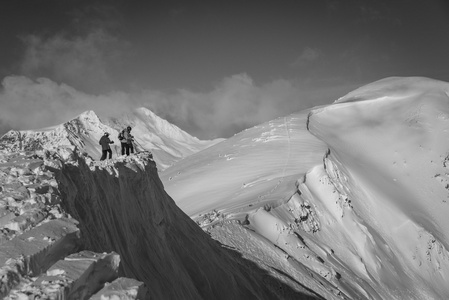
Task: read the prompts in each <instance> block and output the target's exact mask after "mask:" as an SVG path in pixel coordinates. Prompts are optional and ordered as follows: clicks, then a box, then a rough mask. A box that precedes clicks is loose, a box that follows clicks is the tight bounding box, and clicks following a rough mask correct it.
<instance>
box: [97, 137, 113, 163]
mask: <svg viewBox="0 0 449 300" xmlns="http://www.w3.org/2000/svg"><path fill="white" fill-rule="evenodd" d="M113 143H114V141H111V140H110V139H109V132H105V133H104V135H103V136H102V137H101V139H100V141H99V144H100V145H101V151H102V152H103V154H102V155H101V158H100V160H105V159H106V156H107V154H108V153H109V159H111V158H112V150H111V146H109V144H113Z"/></svg>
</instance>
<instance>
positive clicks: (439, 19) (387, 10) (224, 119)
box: [0, 0, 449, 138]
mask: <svg viewBox="0 0 449 300" xmlns="http://www.w3.org/2000/svg"><path fill="white" fill-rule="evenodd" d="M0 37H1V46H0V78H1V80H2V87H1V90H0V105H1V109H0V134H2V133H4V132H5V130H7V129H10V128H14V129H30V128H39V127H44V126H49V125H56V124H58V123H61V122H64V121H67V120H68V119H69V118H71V117H74V116H76V115H77V114H79V113H80V112H82V111H85V110H87V109H94V110H95V111H96V112H97V113H99V114H104V115H111V114H114V113H117V112H120V111H123V110H125V109H127V108H129V107H134V106H147V107H148V108H150V109H152V110H153V111H154V112H155V113H156V114H158V115H159V116H161V117H163V118H166V119H167V120H169V121H170V122H172V123H174V124H176V125H178V126H180V127H181V128H182V129H184V130H186V131H188V132H189V133H191V134H193V135H195V136H197V137H199V138H214V137H228V136H230V135H232V134H234V133H236V132H238V131H240V130H242V129H244V128H247V127H250V126H253V125H256V124H258V123H261V122H264V121H267V120H270V119H273V118H275V117H279V116H284V115H287V114H289V113H292V112H295V111H298V110H301V109H305V108H309V107H312V106H315V105H321V104H327V103H331V102H333V101H334V100H336V99H337V98H339V97H341V96H343V95H344V94H346V93H347V92H350V91H351V90H353V89H355V88H357V87H359V86H361V85H364V84H367V83H369V82H372V81H376V80H379V79H382V78H385V77H389V76H424V77H430V78H434V79H439V80H443V81H449V64H448V63H449V59H448V53H449V3H447V2H446V1H443V0H427V1H418V0H395V1H390V0H378V1H376V0H346V1H336V0H304V1H289V0H286V1H167V0H165V1H153V0H152V1H130V0H109V1H106V0H103V1H96V0H91V1H85V0H5V1H4V2H2V9H1V11H0Z"/></svg>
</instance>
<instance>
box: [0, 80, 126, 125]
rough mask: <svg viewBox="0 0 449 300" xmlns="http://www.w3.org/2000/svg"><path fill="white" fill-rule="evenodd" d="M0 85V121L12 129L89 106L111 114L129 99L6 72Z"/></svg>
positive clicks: (55, 120) (60, 119)
mask: <svg viewBox="0 0 449 300" xmlns="http://www.w3.org/2000/svg"><path fill="white" fill-rule="evenodd" d="M2 85H3V89H2V91H1V93H0V106H1V107H2V109H1V111H0V121H1V122H2V123H3V124H4V127H11V128H14V129H37V128H42V127H47V126H53V125H58V124H60V123H64V122H66V121H68V120H70V119H72V118H73V117H75V116H77V115H78V114H80V113H82V112H84V111H86V110H90V109H92V110H94V111H96V112H97V113H101V114H103V115H114V114H116V113H117V112H123V111H126V110H127V109H128V107H129V105H130V102H131V100H130V98H129V96H128V95H127V94H125V93H120V92H115V93H110V94H108V95H100V96H94V95H89V94H86V93H83V92H80V91H78V90H76V89H74V88H73V87H70V86H68V85H66V84H58V83H56V82H54V81H52V80H50V79H47V78H38V79H36V80H32V79H30V78H27V77H24V76H8V77H6V78H4V79H3V82H2Z"/></svg>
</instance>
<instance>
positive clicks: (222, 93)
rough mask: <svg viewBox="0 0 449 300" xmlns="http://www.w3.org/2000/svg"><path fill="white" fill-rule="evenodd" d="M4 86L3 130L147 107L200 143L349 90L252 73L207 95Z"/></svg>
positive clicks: (48, 84)
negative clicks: (260, 78)
mask: <svg viewBox="0 0 449 300" xmlns="http://www.w3.org/2000/svg"><path fill="white" fill-rule="evenodd" d="M2 85H3V89H2V90H1V91H0V106H1V107H2V109H1V111H0V130H6V129H9V128H14V129H19V130H20V129H38V128H43V127H48V126H54V125H58V124H61V123H64V122H66V121H69V120H71V119H72V118H74V117H76V116H77V115H79V114H80V113H82V112H84V111H86V110H94V111H95V112H96V113H97V114H98V115H100V116H118V115H120V114H122V113H124V112H127V111H128V110H129V109H131V108H135V107H142V106H146V107H148V108H149V109H151V110H152V111H154V112H155V113H156V114H157V115H159V116H160V117H162V118H165V119H167V120H168V121H169V122H171V123H173V124H175V125H177V126H179V127H180V128H182V129H183V130H185V131H187V132H189V133H190V134H192V135H194V136H196V137H198V138H200V139H212V138H216V137H229V136H232V135H233V134H235V133H237V132H240V131H241V130H243V129H246V128H249V127H252V126H255V125H257V124H260V123H263V122H266V121H269V120H272V119H275V118H277V117H282V116H286V115H289V114H291V113H294V112H297V111H300V110H302V109H305V108H309V107H312V106H316V105H321V104H326V103H331V102H332V101H334V100H336V99H338V98H339V97H341V96H342V95H344V94H345V93H347V92H349V91H350V90H348V89H346V90H345V89H344V87H345V86H344V85H341V83H338V84H334V83H332V82H331V83H325V84H323V85H321V86H316V85H315V86H312V85H311V84H310V83H308V84H307V85H304V84H299V83H294V82H292V81H288V80H283V79H279V80H275V81H272V82H269V83H266V84H263V85H260V86H258V85H257V84H255V83H254V81H253V80H252V79H251V77H250V76H248V75H247V74H237V75H233V76H230V77H226V78H224V79H223V80H222V81H220V82H219V83H217V85H216V86H215V88H214V89H213V90H212V91H210V92H205V93H196V92H192V91H189V90H178V91H176V92H174V93H170V94H168V93H162V92H159V91H155V90H139V91H133V92H129V93H125V92H110V93H107V94H103V95H91V94H88V93H85V92H81V91H79V90H77V89H75V88H73V87H71V86H69V85H67V84H63V83H61V84H59V83H57V82H55V81H53V80H50V79H47V78H38V79H36V80H33V79H30V78H28V77H24V76H9V77H6V78H4V79H3V82H2ZM351 89H352V88H351ZM2 133H4V132H1V131H0V134H2Z"/></svg>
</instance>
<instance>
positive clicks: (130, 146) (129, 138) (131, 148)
mask: <svg viewBox="0 0 449 300" xmlns="http://www.w3.org/2000/svg"><path fill="white" fill-rule="evenodd" d="M123 136H124V138H125V139H124V140H125V141H126V155H129V153H130V152H131V154H132V153H134V146H133V141H134V137H133V136H132V135H131V126H128V127H126V130H125V132H124V133H123Z"/></svg>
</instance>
